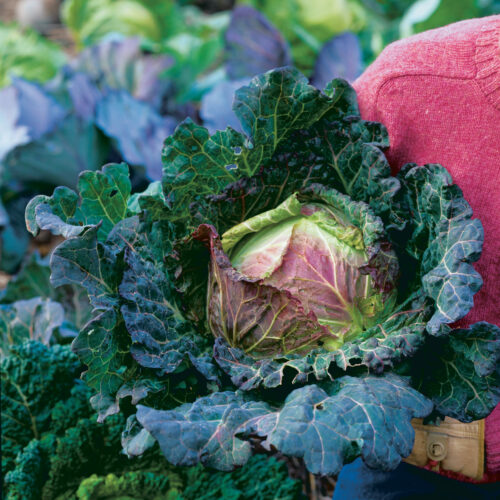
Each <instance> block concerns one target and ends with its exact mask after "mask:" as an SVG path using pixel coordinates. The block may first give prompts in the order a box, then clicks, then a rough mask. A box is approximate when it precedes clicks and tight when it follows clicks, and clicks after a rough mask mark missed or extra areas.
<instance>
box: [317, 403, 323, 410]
mask: <svg viewBox="0 0 500 500" xmlns="http://www.w3.org/2000/svg"><path fill="white" fill-rule="evenodd" d="M315 408H316V410H323V409H324V406H323V405H322V404H321V403H318V404H317V405H315Z"/></svg>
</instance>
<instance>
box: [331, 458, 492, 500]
mask: <svg viewBox="0 0 500 500" xmlns="http://www.w3.org/2000/svg"><path fill="white" fill-rule="evenodd" d="M419 499H424V500H447V499H450V500H500V483H489V484H471V483H464V482H461V481H455V480H454V479H450V478H447V477H444V476H440V475H439V474H436V473H435V472H430V471H428V470H425V469H420V468H418V467H414V466H413V465H409V464H406V463H402V464H401V465H400V466H399V467H398V468H397V469H396V470H394V471H392V472H382V471H376V470H373V469H370V468H369V467H367V466H366V465H365V464H364V462H363V461H362V460H361V459H360V458H358V459H357V460H355V461H354V462H353V463H352V464H349V465H346V466H345V467H344V468H343V469H342V471H341V473H340V475H339V478H338V481H337V485H336V487H335V493H334V495H333V500H419Z"/></svg>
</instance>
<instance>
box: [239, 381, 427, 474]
mask: <svg viewBox="0 0 500 500" xmlns="http://www.w3.org/2000/svg"><path fill="white" fill-rule="evenodd" d="M431 410H432V403H431V402H430V401H429V400H428V399H426V398H425V397H424V396H422V395H421V394H419V393H418V392H417V391H415V390H414V389H412V388H411V387H409V386H408V384H407V383H406V382H405V381H404V380H403V379H400V378H399V377H396V376H394V375H392V374H391V375H386V376H385V377H365V378H353V377H348V376H346V377H343V378H341V379H339V380H338V381H337V382H334V383H329V384H327V385H326V386H324V387H319V386H316V385H309V386H306V387H303V388H301V389H296V390H295V391H293V392H292V393H291V394H290V395H289V396H288V397H287V398H286V400H285V403H284V406H283V408H282V409H281V410H280V411H279V412H276V413H274V414H273V413H271V414H268V415H264V416H263V417H261V418H260V419H255V420H254V421H253V422H250V423H249V425H247V427H246V429H241V430H240V431H239V432H240V433H241V434H243V435H251V434H254V433H255V434H257V435H259V436H261V437H263V438H265V441H264V445H265V446H266V445H267V446H270V445H272V446H274V447H276V448H277V449H278V450H279V451H281V452H282V453H284V454H286V455H288V456H296V457H302V458H303V459H304V462H305V465H306V467H307V468H308V469H309V470H310V471H311V472H313V473H315V474H321V475H336V474H338V473H339V472H340V469H341V468H342V465H343V464H344V463H345V462H349V461H351V460H353V459H354V458H355V457H356V456H359V455H361V456H362V457H363V460H364V461H365V462H366V463H367V464H368V465H369V466H370V467H373V468H379V469H384V470H391V469H395V468H396V467H397V465H398V464H399V463H400V461H401V458H402V457H406V456H407V455H409V454H410V452H411V449H412V447H413V440H414V431H413V428H412V426H411V419H412V418H415V417H425V416H427V415H428V414H429V413H430V412H431Z"/></svg>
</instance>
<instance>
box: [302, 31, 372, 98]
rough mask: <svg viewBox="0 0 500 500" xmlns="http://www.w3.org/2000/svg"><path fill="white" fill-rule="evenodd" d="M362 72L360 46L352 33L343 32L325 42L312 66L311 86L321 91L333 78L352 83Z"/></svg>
mask: <svg viewBox="0 0 500 500" xmlns="http://www.w3.org/2000/svg"><path fill="white" fill-rule="evenodd" d="M362 70H363V61H362V53H361V45H360V43H359V39H358V37H357V36H356V35H355V34H354V33H350V32H348V31H347V32H345V33H342V34H341V35H337V36H334V37H333V38H332V39H330V40H329V41H328V42H326V43H325V44H324V45H323V47H322V48H321V51H320V53H319V55H318V59H317V60H316V64H315V66H314V73H313V77H312V84H313V85H314V86H315V87H317V88H319V89H323V88H325V87H326V85H327V83H329V82H330V81H331V80H333V79H334V78H343V79H344V80H347V81H348V82H353V81H354V80H355V79H356V78H357V77H358V76H359V75H360V74H361V72H362Z"/></svg>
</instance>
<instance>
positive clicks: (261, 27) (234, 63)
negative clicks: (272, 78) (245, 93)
mask: <svg viewBox="0 0 500 500" xmlns="http://www.w3.org/2000/svg"><path fill="white" fill-rule="evenodd" d="M226 53H227V59H226V71H227V74H228V76H229V78H231V79H232V80H236V79H240V78H245V77H252V76H254V75H256V74H258V73H264V72H266V71H268V70H270V69H274V68H279V67H281V66H288V65H289V64H291V63H292V60H291V57H290V49H289V47H288V44H287V43H286V41H285V39H284V38H283V37H282V36H281V33H280V32H279V31H278V30H277V29H276V28H275V27H274V26H273V25H272V24H271V22H270V21H269V20H268V19H267V18H266V17H265V16H264V15H263V14H262V13H260V12H258V11H257V10H255V9H253V8H252V7H247V6H241V7H237V8H236V9H234V10H233V12H232V15H231V21H230V24H229V27H228V29H227V31H226Z"/></svg>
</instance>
